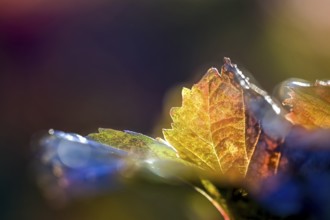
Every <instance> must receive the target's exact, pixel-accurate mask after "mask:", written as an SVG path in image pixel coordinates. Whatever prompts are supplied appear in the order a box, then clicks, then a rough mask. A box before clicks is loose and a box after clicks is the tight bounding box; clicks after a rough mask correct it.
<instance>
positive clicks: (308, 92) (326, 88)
mask: <svg viewBox="0 0 330 220" xmlns="http://www.w3.org/2000/svg"><path fill="white" fill-rule="evenodd" d="M289 89H290V92H289V95H290V98H288V99H286V100H284V102H283V103H284V105H287V106H290V108H291V112H290V113H289V114H287V116H286V117H287V119H288V120H290V121H291V122H292V123H294V124H299V125H302V126H304V127H305V128H308V129H313V128H318V127H319V128H330V83H326V82H323V81H319V82H317V83H315V84H314V85H307V84H305V85H304V86H299V84H298V85H297V84H294V83H292V84H291V85H289Z"/></svg>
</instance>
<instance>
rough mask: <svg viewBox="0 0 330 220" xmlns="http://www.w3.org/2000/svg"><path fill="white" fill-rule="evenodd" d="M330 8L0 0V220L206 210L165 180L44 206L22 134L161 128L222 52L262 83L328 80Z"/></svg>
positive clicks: (216, 0)
mask: <svg viewBox="0 0 330 220" xmlns="http://www.w3.org/2000/svg"><path fill="white" fill-rule="evenodd" d="M329 10H330V2H329V1H326V0H315V1H307V0H299V1H298V0H290V1H267V2H266V1H261V0H259V1H258V0H254V1H243V0H204V1H201V0H175V1H174V0H167V1H162V0H158V1H151V0H141V1H133V0H108V1H106V0H94V1H87V0H65V1H64V0H57V1H53V0H49V1H40V0H1V1H0V147H1V149H0V150H1V151H0V198H1V200H0V201H1V204H0V207H1V208H0V211H1V213H0V219H58V218H61V219H105V218H107V219H111V218H109V216H110V217H111V216H112V217H113V219H168V218H171V219H205V215H204V214H203V213H202V214H201V213H199V212H198V211H196V210H198V209H202V210H203V211H204V213H209V215H208V217H210V218H211V217H212V218H213V219H214V218H215V219H216V218H217V217H218V216H216V215H215V214H214V210H213V209H212V207H210V206H208V203H207V201H204V200H203V198H202V197H199V195H197V194H194V192H193V191H192V190H189V189H186V188H183V187H173V186H168V187H166V186H162V188H161V190H160V189H159V187H158V186H150V188H148V187H144V189H141V187H140V188H136V189H135V190H134V189H131V190H133V192H129V193H126V192H122V193H117V194H115V195H114V196H113V195H109V196H103V197H97V198H94V199H92V200H91V201H90V200H88V201H85V200H84V201H78V202H75V203H73V204H72V205H70V206H69V207H66V208H62V209H53V208H51V207H50V206H49V205H48V204H47V202H46V201H45V199H44V198H43V196H42V193H41V192H40V191H39V190H38V188H37V187H36V184H35V179H34V177H33V175H31V173H32V172H31V169H30V164H31V160H32V158H33V155H32V153H31V152H32V151H31V148H32V147H31V145H30V140H31V137H32V135H33V134H35V133H36V132H39V131H41V130H47V129H49V128H54V129H58V130H63V131H67V132H76V133H79V134H82V135H87V134H88V133H90V132H95V131H96V129H97V128H98V127H110V128H114V129H129V130H133V131H138V132H141V133H144V134H149V135H160V129H159V128H160V127H164V126H169V125H168V123H167V124H166V123H165V125H164V122H166V121H168V118H169V117H168V116H167V112H168V109H169V106H175V105H179V102H180V100H179V99H180V96H181V94H180V91H179V89H175V88H179V87H181V85H186V86H191V85H192V83H193V82H196V81H197V80H198V79H199V78H200V77H201V76H202V75H203V74H204V73H205V72H206V70H207V69H208V68H209V67H211V66H214V67H218V68H219V67H220V66H221V65H222V58H223V57H224V56H229V57H231V58H232V60H233V62H236V63H238V64H239V65H241V67H242V68H244V69H247V70H248V71H249V72H250V73H252V75H253V76H254V77H255V78H256V79H257V81H258V82H259V84H260V85H261V86H262V87H263V88H264V89H265V90H267V91H268V92H270V93H271V92H272V90H273V88H275V86H276V85H277V84H278V83H280V82H281V81H283V80H286V79H287V78H292V77H295V78H304V79H306V80H311V81H314V80H315V79H324V78H329V76H330V75H329V73H330V63H329V60H330V13H329V12H330V11H329ZM173 88H174V89H173ZM169 91H172V92H169ZM173 91H175V92H173ZM171 97H177V98H176V99H175V101H173V100H172V98H171ZM164 115H166V116H164ZM160 123H161V124H162V125H161V126H160V125H159V124H160ZM157 125H158V126H157ZM155 127H156V128H157V129H155ZM157 187H158V188H157ZM142 188H143V187H142ZM146 188H148V189H149V190H148V189H146ZM142 192H143V193H142ZM91 204H93V205H91ZM187 210H188V211H187ZM188 212H189V213H188ZM194 212H195V213H194ZM187 213H188V214H187ZM212 213H213V214H212ZM203 215H204V217H203ZM201 216H202V217H201Z"/></svg>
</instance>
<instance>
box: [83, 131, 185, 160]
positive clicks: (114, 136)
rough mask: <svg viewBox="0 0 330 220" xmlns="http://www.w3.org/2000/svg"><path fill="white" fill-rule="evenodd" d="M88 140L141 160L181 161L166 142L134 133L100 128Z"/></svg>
mask: <svg viewBox="0 0 330 220" xmlns="http://www.w3.org/2000/svg"><path fill="white" fill-rule="evenodd" d="M87 137H88V138H90V139H92V140H95V141H98V142H100V143H102V144H106V145H109V146H111V147H114V148H118V149H120V150H124V151H126V152H129V153H131V154H133V155H134V156H136V157H138V158H140V159H152V158H154V159H170V160H179V157H178V155H177V153H176V151H175V150H174V149H173V148H172V147H171V146H169V145H167V144H165V142H161V141H159V140H156V139H153V138H150V137H148V136H146V135H143V134H140V133H136V132H132V131H125V132H123V131H117V130H114V129H104V128H99V133H93V134H89V135H88V136H87Z"/></svg>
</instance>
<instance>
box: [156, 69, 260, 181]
mask: <svg viewBox="0 0 330 220" xmlns="http://www.w3.org/2000/svg"><path fill="white" fill-rule="evenodd" d="M182 96H183V98H182V99H183V100H182V101H183V104H182V107H180V108H172V110H171V113H170V114H171V117H172V119H173V123H172V129H165V130H163V133H164V137H165V139H166V141H168V142H169V143H170V144H171V145H172V146H174V147H175V149H176V150H177V151H178V153H179V155H180V157H181V158H183V159H185V160H188V161H190V162H192V163H194V164H197V165H198V166H200V167H202V168H203V169H206V170H212V171H214V172H218V173H221V174H228V173H230V174H231V175H238V176H240V177H245V175H246V173H247V170H248V166H249V162H250V160H251V157H252V154H253V152H254V149H255V145H256V143H257V141H258V139H254V141H253V143H252V145H250V144H249V143H248V142H247V141H246V137H247V136H248V135H249V134H248V133H247V132H246V116H245V110H246V107H245V104H244V95H243V90H242V89H241V88H240V87H238V86H236V85H235V84H234V83H232V81H231V79H230V77H229V76H228V75H227V74H222V75H220V74H219V72H218V71H217V69H215V68H211V69H210V70H208V72H207V73H206V75H205V76H204V77H203V78H202V79H201V81H200V82H199V83H197V84H195V85H194V86H193V87H192V89H191V90H190V89H187V88H184V89H183V90H182Z"/></svg>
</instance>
